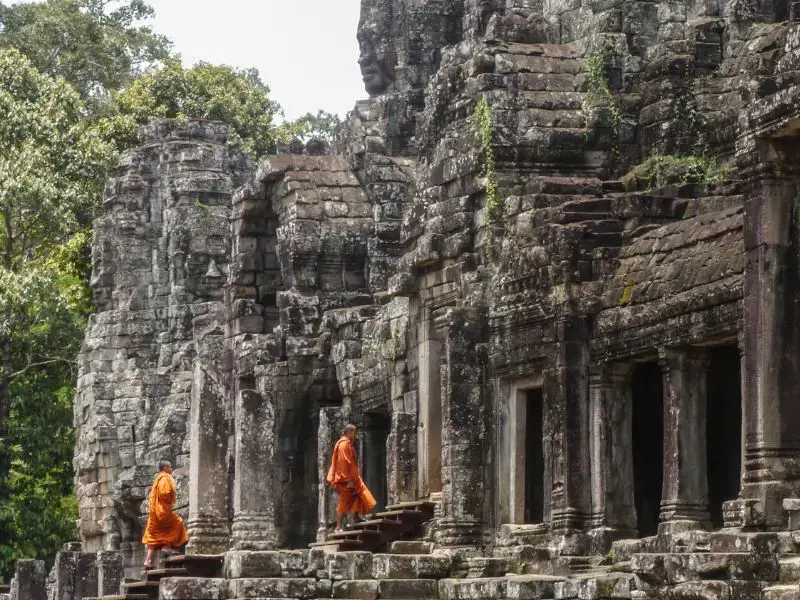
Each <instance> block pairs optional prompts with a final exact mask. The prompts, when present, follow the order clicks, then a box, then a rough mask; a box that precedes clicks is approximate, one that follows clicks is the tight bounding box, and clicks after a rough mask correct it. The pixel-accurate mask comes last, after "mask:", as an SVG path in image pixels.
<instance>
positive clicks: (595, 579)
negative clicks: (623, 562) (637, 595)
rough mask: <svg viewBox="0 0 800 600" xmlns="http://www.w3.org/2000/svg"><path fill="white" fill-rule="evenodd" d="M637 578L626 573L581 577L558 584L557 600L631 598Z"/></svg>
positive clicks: (556, 588)
mask: <svg viewBox="0 0 800 600" xmlns="http://www.w3.org/2000/svg"><path fill="white" fill-rule="evenodd" d="M634 583H635V577H634V576H633V575H627V574H624V573H607V574H601V575H599V576H593V575H588V574H585V575H579V576H576V577H574V578H570V579H568V580H566V581H562V582H559V583H556V585H555V596H554V597H555V598H556V600H572V599H573V598H630V595H631V589H632V588H633V587H634Z"/></svg>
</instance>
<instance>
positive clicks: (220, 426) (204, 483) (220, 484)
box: [187, 359, 230, 554]
mask: <svg viewBox="0 0 800 600" xmlns="http://www.w3.org/2000/svg"><path fill="white" fill-rule="evenodd" d="M224 397H225V396H224V387H223V384H222V382H221V381H219V379H218V373H216V372H215V370H214V367H213V366H212V365H210V364H209V363H207V362H205V361H202V360H199V359H198V360H195V365H194V375H193V381H192V405H191V423H190V435H191V437H190V443H191V451H190V458H189V522H188V529H189V544H188V546H187V552H188V553H190V554H219V553H222V552H225V551H226V550H227V549H228V542H229V540H230V533H229V530H228V457H227V452H228V447H227V446H228V444H227V441H228V430H227V422H226V420H225V401H224Z"/></svg>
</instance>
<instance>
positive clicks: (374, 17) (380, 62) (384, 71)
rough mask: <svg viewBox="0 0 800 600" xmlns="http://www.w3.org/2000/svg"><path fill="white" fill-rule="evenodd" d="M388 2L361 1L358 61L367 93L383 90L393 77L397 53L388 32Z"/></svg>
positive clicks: (391, 12)
mask: <svg viewBox="0 0 800 600" xmlns="http://www.w3.org/2000/svg"><path fill="white" fill-rule="evenodd" d="M393 12H394V11H393V10H392V1H391V0H361V20H360V22H359V24H358V47H359V59H358V64H359V66H360V67H361V78H362V79H363V80H364V87H365V88H366V90H367V93H368V94H369V95H370V96H377V95H379V94H382V93H383V92H385V91H386V90H387V89H388V88H389V86H390V85H391V84H392V83H393V82H394V79H395V63H396V61H397V52H396V50H395V48H394V37H393V32H392V17H393Z"/></svg>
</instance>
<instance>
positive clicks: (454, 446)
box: [436, 308, 490, 547]
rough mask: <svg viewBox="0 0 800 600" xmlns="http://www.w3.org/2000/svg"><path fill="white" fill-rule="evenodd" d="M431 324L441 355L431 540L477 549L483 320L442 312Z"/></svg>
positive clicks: (481, 511) (482, 497)
mask: <svg viewBox="0 0 800 600" xmlns="http://www.w3.org/2000/svg"><path fill="white" fill-rule="evenodd" d="M443 311H444V312H443V314H442V315H440V316H439V317H438V318H437V319H436V320H437V328H438V329H440V330H441V331H442V332H443V335H442V340H443V352H442V358H443V363H442V371H441V376H442V504H441V518H440V519H439V522H438V524H437V531H436V539H437V542H438V543H439V544H441V545H442V546H451V547H452V546H480V545H482V544H483V541H484V539H483V538H484V530H485V527H486V517H487V514H486V507H487V506H488V504H489V503H488V501H487V497H486V496H487V494H486V491H487V490H486V468H487V461H488V460H489V457H490V445H489V439H488V431H487V427H488V418H487V417H488V415H487V411H486V406H485V395H484V390H483V370H484V365H483V361H482V360H481V358H480V355H481V352H480V351H479V350H478V345H479V344H480V343H482V342H483V341H484V339H485V335H486V332H485V327H484V323H483V319H482V318H481V317H480V315H478V314H477V313H476V312H475V311H473V310H470V309H468V308H447V309H443Z"/></svg>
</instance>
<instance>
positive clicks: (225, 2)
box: [150, 0, 367, 118]
mask: <svg viewBox="0 0 800 600" xmlns="http://www.w3.org/2000/svg"><path fill="white" fill-rule="evenodd" d="M150 4H152V6H153V7H154V8H155V10H156V18H155V22H154V23H153V26H154V28H155V29H156V30H157V31H158V32H160V33H163V34H164V35H166V36H167V37H169V38H170V39H171V40H172V41H173V42H174V44H175V49H176V50H177V51H178V52H180V53H181V56H182V57H183V59H184V62H185V63H187V64H193V63H194V62H196V61H198V60H205V61H208V62H213V63H222V64H227V65H231V66H235V67H256V68H257V69H258V70H259V72H260V73H261V78H262V79H263V80H264V82H265V83H267V85H269V87H270V89H271V90H272V94H273V98H274V99H275V100H277V101H278V102H280V103H281V105H282V106H283V107H284V109H285V110H286V116H287V117H288V118H293V117H297V116H299V115H302V114H305V113H307V112H316V110H317V109H320V108H321V109H324V110H327V111H329V112H335V113H339V114H340V115H342V116H344V114H345V113H346V112H347V111H349V110H350V109H351V108H353V104H354V102H355V101H356V100H358V99H359V98H365V97H366V96H367V94H366V92H365V91H364V88H363V84H362V82H361V75H360V73H359V69H358V64H357V60H358V43H357V42H356V26H357V25H358V13H359V8H360V4H361V3H360V1H359V0H150Z"/></svg>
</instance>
